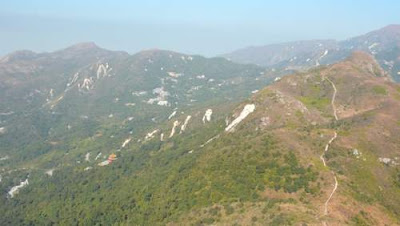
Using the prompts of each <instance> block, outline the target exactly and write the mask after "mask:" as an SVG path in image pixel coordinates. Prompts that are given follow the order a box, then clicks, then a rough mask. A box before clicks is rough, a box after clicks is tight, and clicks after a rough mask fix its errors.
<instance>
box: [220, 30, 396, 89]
mask: <svg viewBox="0 0 400 226" xmlns="http://www.w3.org/2000/svg"><path fill="white" fill-rule="evenodd" d="M353 51H364V52H368V53H370V54H372V55H374V57H375V58H376V59H377V60H378V62H379V64H380V65H381V67H383V68H384V69H385V70H386V71H388V72H389V74H390V75H391V77H392V78H393V79H394V80H395V81H397V82H399V81H400V74H399V72H400V67H399V65H400V25H389V26H386V27H384V28H381V29H379V30H376V31H371V32H369V33H367V34H365V35H361V36H357V37H354V38H350V39H347V40H344V41H336V40H311V41H298V42H290V43H282V44H273V45H266V46H254V47H248V48H243V49H239V50H236V51H233V52H232V53H228V54H225V55H223V56H224V57H226V58H227V59H230V60H232V61H234V62H239V63H253V64H257V65H260V66H265V67H269V68H271V69H275V70H276V69H290V70H305V69H308V68H310V67H315V66H319V65H327V64H332V63H336V62H338V61H341V60H343V59H345V58H346V57H348V56H350V55H351V53H352V52H353Z"/></svg>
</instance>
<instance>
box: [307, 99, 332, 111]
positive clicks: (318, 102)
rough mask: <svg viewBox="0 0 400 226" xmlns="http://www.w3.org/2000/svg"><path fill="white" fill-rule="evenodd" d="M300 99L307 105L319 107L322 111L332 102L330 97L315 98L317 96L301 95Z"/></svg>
mask: <svg viewBox="0 0 400 226" xmlns="http://www.w3.org/2000/svg"><path fill="white" fill-rule="evenodd" d="M300 101H301V102H302V103H303V104H305V105H306V106H307V107H313V108H317V109H318V110H320V111H322V110H324V108H326V107H327V106H328V105H329V104H330V99H328V98H315V97H306V96H304V97H300Z"/></svg>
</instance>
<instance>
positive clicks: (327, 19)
mask: <svg viewBox="0 0 400 226" xmlns="http://www.w3.org/2000/svg"><path fill="white" fill-rule="evenodd" d="M0 3H1V4H0V5H1V7H0V55H5V54H7V53H9V52H12V51H16V50H22V49H29V50H33V51H36V52H44V51H45V52H50V51H55V50H59V49H62V48H66V47H68V46H70V45H73V44H76V43H80V42H88V41H91V42H95V43H96V44H97V45H98V46H100V47H103V48H106V49H111V50H123V51H127V52H129V53H135V52H138V51H141V50H144V49H154V48H157V49H168V50H173V51H178V52H183V53H188V54H201V55H205V56H215V55H219V54H223V53H227V52H230V51H233V50H235V49H239V48H243V47H247V46H258V45H267V44H273V43H280V42H288V41H297V40H308V39H337V40H344V39H347V38H350V37H353V36H357V35H361V34H364V33H367V32H369V31H372V30H376V29H379V28H382V27H384V26H386V25H389V24H400V13H399V9H400V1H398V0H352V1H348V0H329V1H328V0H314V1H311V0H302V1H299V0H279V1H278V0H276V1H269V0H246V1H243V0H241V1H239V0H198V1H190V0H185V1H183V0H164V1H161V0H158V1H156V0H140V1H137V0H131V1H128V0H125V1H124V0H107V1H106V0H68V1H61V0H60V1H54V0H36V1H35V0H25V1H22V0H12V1H7V0H0Z"/></svg>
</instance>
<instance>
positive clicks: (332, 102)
mask: <svg viewBox="0 0 400 226" xmlns="http://www.w3.org/2000/svg"><path fill="white" fill-rule="evenodd" d="M324 79H326V80H328V82H329V83H331V85H332V87H333V90H334V92H333V96H332V101H331V105H332V109H333V116H334V117H335V121H338V120H339V118H338V116H337V110H336V106H335V99H336V94H337V89H336V86H335V83H333V82H332V81H331V80H330V79H329V78H327V77H324ZM336 138H337V132H336V131H335V134H334V136H333V137H332V138H331V139H330V140H329V141H328V143H327V144H326V145H325V150H324V152H323V153H322V155H321V156H320V159H321V161H322V162H323V163H324V166H325V167H327V165H326V161H325V157H324V156H325V153H326V152H327V151H328V150H329V146H330V145H331V144H332V142H333V141H334V140H335V139H336ZM331 173H332V175H333V178H334V179H335V185H334V187H333V190H332V192H331V194H330V195H329V197H328V199H327V200H326V202H325V204H324V215H323V216H326V215H328V207H329V202H330V201H331V199H332V197H333V195H334V194H335V192H336V189H337V187H338V185H339V183H338V181H337V178H336V175H335V172H333V171H331ZM322 224H323V225H324V226H326V225H327V223H326V222H325V221H322Z"/></svg>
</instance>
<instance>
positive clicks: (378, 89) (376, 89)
mask: <svg viewBox="0 0 400 226" xmlns="http://www.w3.org/2000/svg"><path fill="white" fill-rule="evenodd" d="M372 90H373V91H374V93H375V94H377V95H387V90H386V89H385V88H384V87H382V86H378V85H376V86H374V87H373V88H372Z"/></svg>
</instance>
